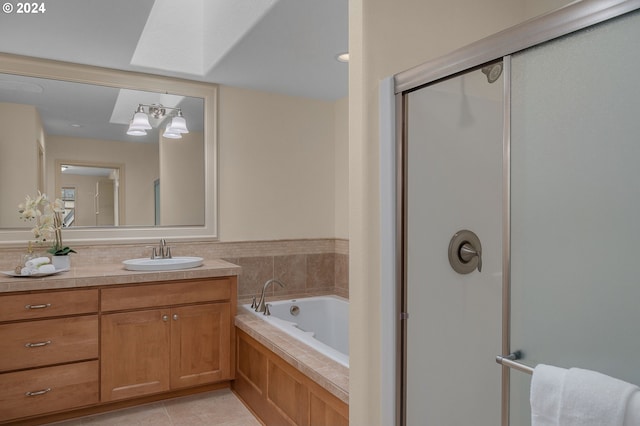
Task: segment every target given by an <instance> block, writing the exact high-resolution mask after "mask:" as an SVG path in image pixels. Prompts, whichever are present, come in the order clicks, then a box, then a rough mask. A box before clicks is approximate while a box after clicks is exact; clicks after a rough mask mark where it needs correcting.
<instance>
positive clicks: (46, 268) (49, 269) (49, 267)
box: [38, 263, 56, 274]
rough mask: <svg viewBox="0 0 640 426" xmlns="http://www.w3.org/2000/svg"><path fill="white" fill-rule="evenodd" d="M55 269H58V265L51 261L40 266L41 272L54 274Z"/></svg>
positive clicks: (39, 270)
mask: <svg viewBox="0 0 640 426" xmlns="http://www.w3.org/2000/svg"><path fill="white" fill-rule="evenodd" d="M55 271H56V267H55V266H53V265H52V264H50V263H47V264H44V265H42V266H39V267H38V273H39V274H53V273H54V272H55Z"/></svg>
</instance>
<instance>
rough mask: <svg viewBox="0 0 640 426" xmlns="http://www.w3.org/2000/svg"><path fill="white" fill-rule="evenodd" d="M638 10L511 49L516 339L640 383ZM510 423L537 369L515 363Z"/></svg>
mask: <svg viewBox="0 0 640 426" xmlns="http://www.w3.org/2000/svg"><path fill="white" fill-rule="evenodd" d="M639 40H640V15H639V14H638V13H634V14H631V15H627V16H624V17H621V18H618V19H616V20H613V21H609V22H607V23H604V24H601V25H599V26H597V27H592V28H590V29H588V30H585V31H581V32H579V33H576V34H573V35H570V36H567V37H565V38H563V39H559V40H556V41H554V42H550V43H547V44H544V45H541V46H538V47H536V48H533V49H529V50H527V51H525V52H522V53H521V54H518V55H514V56H513V60H512V65H513V74H512V113H511V114H512V141H511V144H512V145H511V155H512V157H511V173H512V182H511V184H512V192H511V223H512V229H511V289H512V290H511V292H512V301H511V312H512V318H511V321H512V323H511V345H512V349H514V350H515V349H521V350H522V351H523V353H524V354H525V358H524V362H525V363H527V364H529V365H532V366H533V365H536V364H538V363H544V364H551V365H557V366H561V367H581V368H587V369H592V370H597V371H600V372H602V373H605V374H609V375H612V376H614V377H618V378H620V379H623V380H626V381H630V382H633V383H637V384H640V357H639V356H638V354H639V353H640V326H639V324H640V269H639V266H640V257H639V251H638V243H639V242H640V81H639V79H638V74H639V70H640V49H639V48H638V42H639ZM511 377H512V393H511V413H512V418H511V424H512V425H527V424H530V423H529V422H530V420H529V416H530V414H529V403H528V398H529V381H530V377H529V376H527V375H524V374H522V373H519V372H515V371H514V372H512V374H511Z"/></svg>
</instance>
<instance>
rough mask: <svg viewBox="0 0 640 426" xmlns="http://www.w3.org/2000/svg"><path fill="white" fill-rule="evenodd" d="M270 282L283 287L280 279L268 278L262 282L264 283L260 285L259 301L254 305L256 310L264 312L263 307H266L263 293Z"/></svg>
mask: <svg viewBox="0 0 640 426" xmlns="http://www.w3.org/2000/svg"><path fill="white" fill-rule="evenodd" d="M272 283H276V284H278V285H279V286H280V287H282V288H284V284H282V283H281V282H280V281H278V280H276V279H270V280H269V281H267V282H266V283H264V285H263V286H262V293H261V294H260V301H259V302H258V306H257V307H256V312H264V311H265V309H266V297H265V295H264V293H265V292H266V291H267V287H269V285H270V284H272Z"/></svg>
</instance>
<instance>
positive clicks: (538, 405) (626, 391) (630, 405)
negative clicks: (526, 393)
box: [530, 364, 640, 426]
mask: <svg viewBox="0 0 640 426" xmlns="http://www.w3.org/2000/svg"><path fill="white" fill-rule="evenodd" d="M530 402H531V426H640V388H638V386H636V385H633V384H630V383H627V382H624V381H622V380H618V379H615V378H613V377H610V376H607V375H604V374H601V373H597V372H595V371H590V370H583V369H580V368H571V369H569V370H567V369H564V368H558V367H553V366H550V365H544V364H540V365H538V366H537V367H536V368H535V370H534V372H533V378H532V379H531V396H530Z"/></svg>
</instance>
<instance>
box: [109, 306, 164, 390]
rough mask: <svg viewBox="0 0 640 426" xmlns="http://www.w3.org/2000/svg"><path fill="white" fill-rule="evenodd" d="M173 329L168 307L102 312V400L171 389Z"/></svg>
mask: <svg viewBox="0 0 640 426" xmlns="http://www.w3.org/2000/svg"><path fill="white" fill-rule="evenodd" d="M170 329H171V321H170V311H169V309H156V310H150V311H137V312H125V313H118V314H108V315H103V316H102V343H101V350H100V354H101V370H100V371H101V391H102V393H101V399H102V401H113V400H118V399H123V398H131V397H136V396H140V395H146V394H150V393H157V392H162V391H166V390H169V355H170V351H169V338H170Z"/></svg>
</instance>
